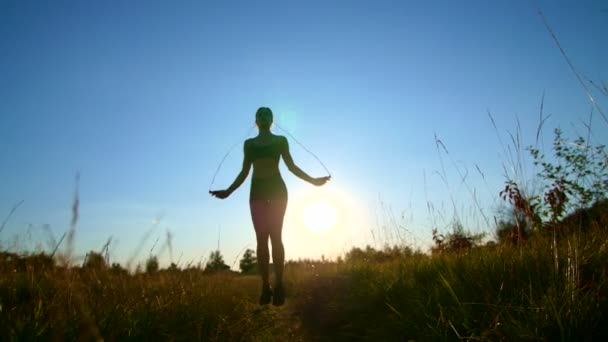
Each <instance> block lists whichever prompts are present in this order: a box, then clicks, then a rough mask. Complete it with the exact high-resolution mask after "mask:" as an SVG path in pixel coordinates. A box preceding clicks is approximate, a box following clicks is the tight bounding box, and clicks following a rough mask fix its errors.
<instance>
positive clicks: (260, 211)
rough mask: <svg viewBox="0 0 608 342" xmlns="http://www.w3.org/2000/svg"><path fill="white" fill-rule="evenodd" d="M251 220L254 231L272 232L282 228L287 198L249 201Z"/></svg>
mask: <svg viewBox="0 0 608 342" xmlns="http://www.w3.org/2000/svg"><path fill="white" fill-rule="evenodd" d="M249 209H250V210H251V220H252V221H253V227H254V228H255V231H256V233H268V234H270V233H274V232H275V231H276V230H278V231H279V232H280V231H281V229H282V228H283V218H284V217H285V209H287V199H275V200H251V201H249Z"/></svg>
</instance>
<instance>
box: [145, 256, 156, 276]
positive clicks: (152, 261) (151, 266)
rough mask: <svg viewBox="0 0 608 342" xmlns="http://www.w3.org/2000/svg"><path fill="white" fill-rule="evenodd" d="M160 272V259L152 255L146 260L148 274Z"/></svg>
mask: <svg viewBox="0 0 608 342" xmlns="http://www.w3.org/2000/svg"><path fill="white" fill-rule="evenodd" d="M157 271H158V258H157V257H156V255H151V256H150V257H149V258H148V260H146V273H155V272H157Z"/></svg>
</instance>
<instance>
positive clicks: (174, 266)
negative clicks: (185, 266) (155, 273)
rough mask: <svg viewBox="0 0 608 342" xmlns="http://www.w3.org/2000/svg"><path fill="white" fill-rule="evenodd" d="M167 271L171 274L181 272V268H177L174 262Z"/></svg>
mask: <svg viewBox="0 0 608 342" xmlns="http://www.w3.org/2000/svg"><path fill="white" fill-rule="evenodd" d="M167 271H171V272H175V271H179V267H177V264H176V263H174V262H172V263H171V265H169V267H167Z"/></svg>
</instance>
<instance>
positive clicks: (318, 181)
mask: <svg viewBox="0 0 608 342" xmlns="http://www.w3.org/2000/svg"><path fill="white" fill-rule="evenodd" d="M281 138H282V139H281V156H282V157H283V161H285V165H287V169H288V170H289V171H291V173H293V174H294V175H296V176H297V177H298V178H300V179H302V180H305V181H307V182H308V183H310V184H313V185H316V186H320V185H323V184H325V183H326V182H327V181H328V180H329V179H330V177H320V178H313V177H311V176H309V175H308V174H307V173H306V172H304V171H302V169H300V168H299V167H298V166H297V165H296V164H295V163H294V162H293V158H292V157H291V153H289V143H288V142H287V138H285V137H281Z"/></svg>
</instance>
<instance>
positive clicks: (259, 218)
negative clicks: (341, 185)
mask: <svg viewBox="0 0 608 342" xmlns="http://www.w3.org/2000/svg"><path fill="white" fill-rule="evenodd" d="M272 121H273V116H272V111H271V110H270V108H267V107H261V108H259V109H258V110H257V112H256V113H255V123H256V125H257V126H258V130H259V134H258V136H257V137H255V138H251V139H247V140H246V141H245V144H244V152H245V158H244V160H243V168H242V170H241V172H240V173H239V175H238V176H237V177H236V179H235V180H234V182H233V183H232V185H230V187H229V188H228V189H226V190H218V191H210V193H211V195H213V196H215V197H217V198H221V199H224V198H226V197H228V196H230V194H231V193H232V192H233V191H234V190H236V189H237V188H238V187H239V186H241V184H243V182H244V181H245V179H246V178H247V176H248V175H249V169H250V168H251V166H252V165H253V176H252V178H251V191H250V193H249V208H250V210H251V220H252V221H253V227H254V228H255V234H256V239H257V245H258V246H257V258H258V268H259V270H260V275H261V276H262V294H261V296H260V305H264V304H268V303H270V300H271V298H272V304H274V305H283V303H284V302H285V290H284V288H283V265H284V261H285V251H284V250H283V241H282V238H281V231H282V230H283V217H284V216H285V209H286V208H287V188H286V187H285V183H284V182H283V179H282V178H281V174H280V172H279V159H280V157H283V161H284V162H285V164H286V165H287V168H288V169H289V171H291V172H292V173H293V174H295V175H296V176H298V177H299V178H301V179H303V180H305V181H307V182H309V183H311V184H314V185H316V186H321V185H323V184H325V183H326V182H327V181H328V180H329V179H330V178H331V177H329V176H328V177H320V178H313V177H311V176H309V175H307V174H306V173H305V172H304V171H302V170H301V169H300V168H299V167H298V166H296V164H294V162H293V159H292V158H291V154H290V153H289V144H288V143H287V139H286V138H285V137H283V136H280V135H274V134H272V132H271V131H270V127H271V126H272ZM268 238H270V241H271V243H272V261H273V262H274V272H275V284H274V293H273V290H272V289H271V287H270V280H269V262H270V254H269V252H268Z"/></svg>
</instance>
